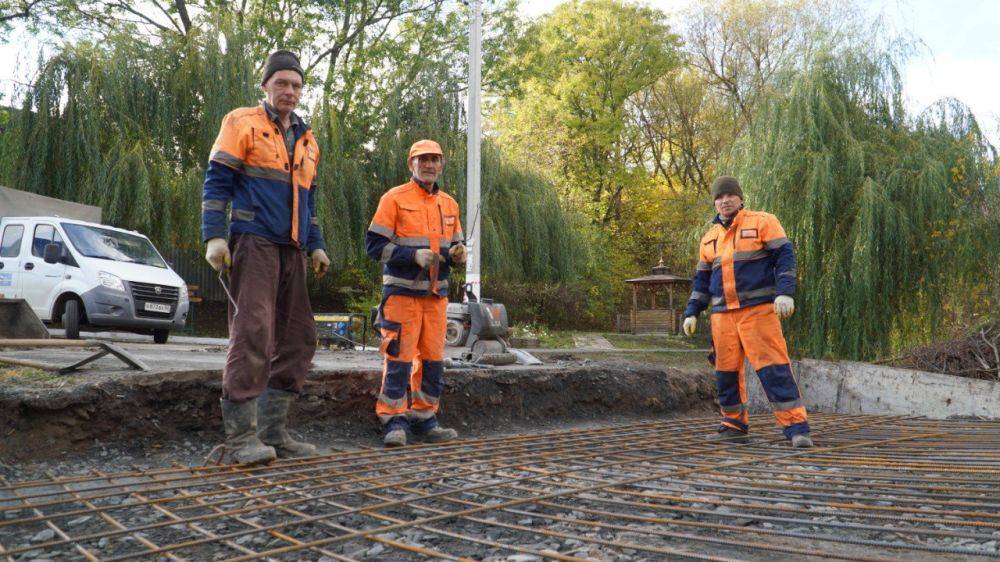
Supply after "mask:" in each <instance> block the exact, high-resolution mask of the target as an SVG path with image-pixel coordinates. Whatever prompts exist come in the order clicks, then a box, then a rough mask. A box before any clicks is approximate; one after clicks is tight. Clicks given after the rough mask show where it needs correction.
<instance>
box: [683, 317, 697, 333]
mask: <svg viewBox="0 0 1000 562" xmlns="http://www.w3.org/2000/svg"><path fill="white" fill-rule="evenodd" d="M697 328H698V317H697V316H688V317H687V318H685V319H684V335H685V336H687V337H689V338H690V337H691V336H693V335H694V331H695V329H697Z"/></svg>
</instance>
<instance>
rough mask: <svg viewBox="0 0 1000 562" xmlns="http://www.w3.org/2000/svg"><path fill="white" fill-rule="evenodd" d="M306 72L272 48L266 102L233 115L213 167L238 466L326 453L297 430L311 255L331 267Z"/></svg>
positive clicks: (212, 257)
mask: <svg viewBox="0 0 1000 562" xmlns="http://www.w3.org/2000/svg"><path fill="white" fill-rule="evenodd" d="M304 79H305V75H304V73H303V71H302V65H301V64H300V63H299V58H298V57H296V56H295V54H294V53H292V52H290V51H275V52H274V53H271V56H269V57H268V58H267V62H266V64H265V65H264V72H263V75H262V76H261V86H260V88H261V90H262V92H263V94H264V101H263V102H262V103H261V104H260V105H258V106H255V107H242V108H238V109H235V110H233V111H231V112H229V114H228V115H226V117H225V118H224V119H223V120H222V127H221V129H220V130H219V136H218V137H217V138H216V140H215V144H214V145H213V147H212V152H211V154H210V156H209V162H208V169H207V170H206V172H205V184H204V187H203V190H202V202H201V209H202V212H201V217H202V239H203V240H204V241H205V243H206V246H207V251H206V253H205V259H206V260H207V261H208V263H209V264H211V265H212V267H213V268H215V269H216V270H218V271H220V272H222V271H225V272H228V274H229V288H230V292H231V293H232V295H231V302H230V309H229V353H228V356H227V358H226V366H225V368H224V369H223V371H222V397H221V398H222V400H221V408H222V420H223V425H224V428H225V433H226V440H225V443H224V448H223V455H224V456H225V457H227V458H228V459H229V460H230V461H231V462H233V463H238V464H260V463H266V462H270V461H272V460H274V459H275V457H302V456H308V455H313V454H316V447H314V446H313V445H311V444H309V443H304V442H301V441H297V440H295V439H294V438H293V437H292V435H291V434H290V433H289V432H288V429H287V425H288V414H289V411H290V409H291V407H292V404H293V402H294V401H295V399H297V398H298V397H299V395H300V393H301V392H302V389H303V386H304V384H305V379H306V374H307V373H308V372H309V369H310V366H311V364H312V358H313V354H314V353H315V351H316V324H315V322H314V321H313V316H312V307H311V306H310V304H309V292H308V290H307V285H306V282H307V271H308V269H307V267H306V260H307V259H309V260H311V262H312V270H313V272H314V274H315V276H316V277H317V278H318V277H321V276H322V275H323V274H324V273H326V271H327V269H328V268H329V267H330V260H329V258H328V257H327V255H326V251H325V247H326V246H325V244H324V242H323V234H322V232H321V231H320V221H319V217H317V215H316V189H317V185H316V178H317V169H318V166H319V159H320V151H319V145H318V144H317V142H316V137H315V135H313V132H312V129H310V127H309V125H308V124H307V123H306V122H305V121H304V120H303V119H302V118H301V117H299V116H298V115H297V114H296V113H295V108H296V107H297V105H298V103H299V98H300V97H301V95H302V88H303V86H304ZM227 211H228V212H227ZM227 223H228V224H227ZM227 237H228V240H227Z"/></svg>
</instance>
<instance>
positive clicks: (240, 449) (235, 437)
mask: <svg viewBox="0 0 1000 562" xmlns="http://www.w3.org/2000/svg"><path fill="white" fill-rule="evenodd" d="M221 402H222V425H223V426H224V427H225V430H226V442H225V443H224V444H223V445H222V447H223V451H222V457H221V458H220V460H222V459H225V458H227V457H228V459H229V460H230V461H231V462H234V463H237V464H245V465H255V464H267V463H269V462H271V461H273V460H274V459H275V458H276V456H277V455H276V453H275V451H274V448H273V447H268V446H267V445H265V444H263V443H261V442H260V439H258V438H257V400H256V399H254V400H247V401H246V402H230V401H229V400H221Z"/></svg>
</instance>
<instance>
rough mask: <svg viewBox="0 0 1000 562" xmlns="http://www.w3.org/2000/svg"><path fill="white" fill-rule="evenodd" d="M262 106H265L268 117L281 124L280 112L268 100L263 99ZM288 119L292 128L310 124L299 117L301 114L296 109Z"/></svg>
mask: <svg viewBox="0 0 1000 562" xmlns="http://www.w3.org/2000/svg"><path fill="white" fill-rule="evenodd" d="M261 106H262V107H263V108H264V112H265V113H267V118H268V119H270V120H271V121H274V122H275V123H277V124H278V125H281V119H280V118H279V117H278V112H277V111H275V110H274V108H273V107H271V104H269V103H267V101H262V102H261ZM288 120H289V124H290V125H291V127H290V128H292V129H295V128H296V127H308V125H306V122H305V121H303V120H302V118H301V117H299V114H298V113H295V112H294V111H293V112H292V114H291V115H289V116H288Z"/></svg>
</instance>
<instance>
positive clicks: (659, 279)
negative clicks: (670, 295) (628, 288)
mask: <svg viewBox="0 0 1000 562" xmlns="http://www.w3.org/2000/svg"><path fill="white" fill-rule="evenodd" d="M625 282H626V283H636V284H639V285H670V284H680V283H690V282H691V279H689V278H687V277H677V276H676V275H672V274H671V273H670V272H669V271H668V270H667V266H665V265H663V258H660V263H658V264H656V267H654V268H653V272H652V274H650V275H646V276H644V277H636V278H635V279H626V280H625Z"/></svg>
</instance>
